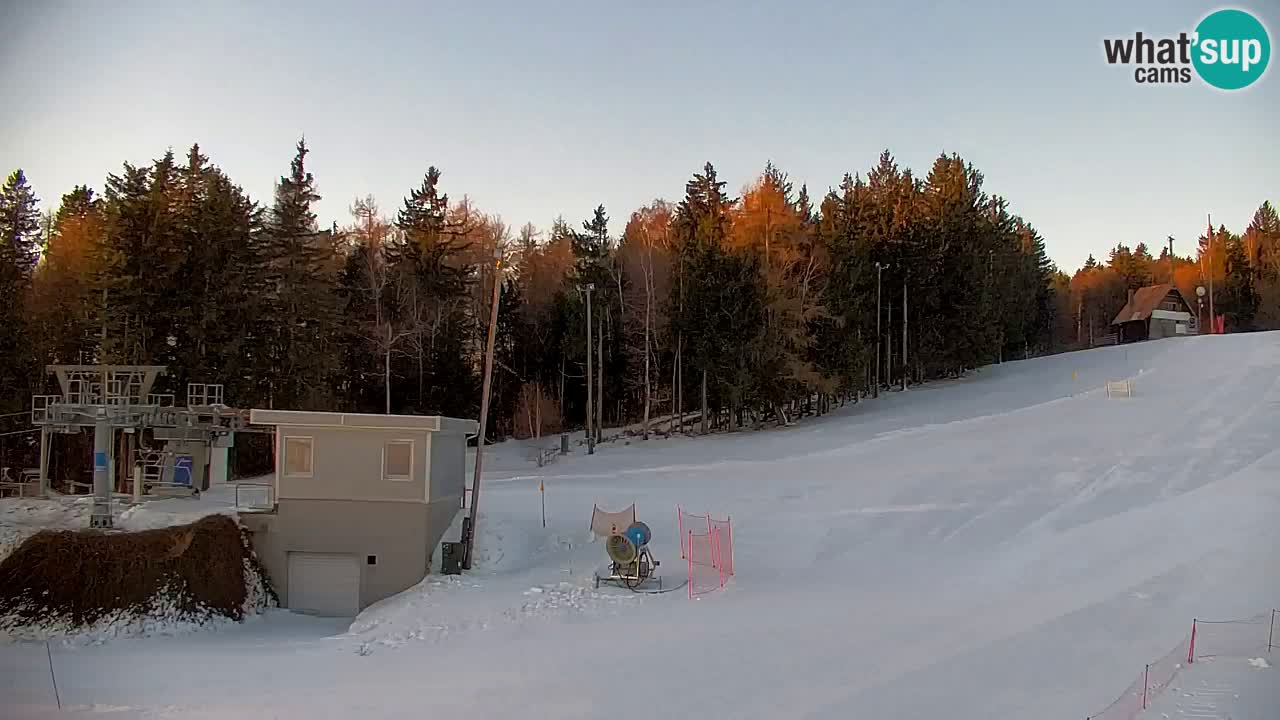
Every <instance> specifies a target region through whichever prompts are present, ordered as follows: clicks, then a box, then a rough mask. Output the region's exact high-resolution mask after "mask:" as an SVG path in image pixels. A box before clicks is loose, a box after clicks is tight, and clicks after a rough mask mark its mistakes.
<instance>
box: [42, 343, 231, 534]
mask: <svg viewBox="0 0 1280 720" xmlns="http://www.w3.org/2000/svg"><path fill="white" fill-rule="evenodd" d="M46 370H47V371H48V373H49V374H51V375H54V376H55V377H57V379H58V386H59V388H60V389H61V390H62V393H61V394H59V395H36V396H33V397H32V402H31V422H32V424H33V425H37V426H39V427H40V477H39V481H40V495H41V496H47V495H48V492H49V453H50V448H49V444H50V439H51V436H52V435H54V434H64V435H76V434H79V433H80V432H82V431H83V430H84V429H85V428H93V486H92V489H93V513H92V515H91V516H90V518H89V526H90V527H92V528H110V527H111V525H112V519H111V498H112V485H113V481H114V478H113V469H114V462H113V457H114V448H115V438H116V432H117V431H122V432H123V433H125V434H126V438H127V440H126V441H127V444H128V446H129V448H130V450H129V451H128V452H129V454H130V456H132V455H133V454H135V452H136V453H137V454H139V455H142V454H143V453H146V452H153V451H150V450H148V449H145V448H140V449H137V450H134V447H135V446H136V444H137V438H140V437H141V435H142V431H143V430H147V429H150V430H152V432H153V435H155V436H157V437H159V438H164V439H180V440H188V441H198V442H204V443H208V444H209V446H210V447H226V446H227V444H228V443H229V442H230V439H231V437H232V435H233V434H234V433H237V432H245V431H247V430H249V411H248V410H238V409H236V408H231V407H227V406H226V405H224V404H223V388H222V385H217V384H206V383H189V384H188V385H187V398H186V400H187V403H186V406H178V405H177V404H176V402H175V398H174V396H173V395H172V394H167V393H159V394H157V393H153V392H151V390H152V389H153V387H154V386H155V381H156V378H158V377H159V376H161V375H164V374H165V372H166V368H165V366H163V365H48V366H46ZM142 464H143V465H145V463H142ZM131 465H133V463H131ZM140 475H141V474H140V473H135V475H134V482H135V488H134V493H135V495H137V494H138V487H137V485H136V483H137V482H139V481H140V480H141V477H140Z"/></svg>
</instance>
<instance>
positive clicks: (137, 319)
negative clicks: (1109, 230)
mask: <svg viewBox="0 0 1280 720" xmlns="http://www.w3.org/2000/svg"><path fill="white" fill-rule="evenodd" d="M308 153H309V149H308V148H307V146H306V144H305V142H302V141H300V142H298V144H297V146H296V150H295V154H294V157H293V160H292V162H291V163H290V164H289V166H288V170H287V172H286V173H284V174H283V175H282V176H281V177H280V179H279V181H278V182H277V184H276V188H275V194H274V197H273V198H272V201H271V203H270V204H269V205H260V204H259V203H257V202H255V201H254V200H253V199H251V198H250V197H249V196H248V195H247V194H246V193H245V192H244V190H243V189H242V188H241V186H239V185H237V184H236V183H235V182H234V181H233V180H232V179H231V178H229V177H228V176H227V175H226V174H225V173H224V172H223V171H222V170H221V169H219V168H218V167H217V166H216V165H214V164H213V163H211V162H210V160H209V158H208V157H206V156H205V155H203V154H202V153H201V151H200V148H199V146H198V145H193V146H192V147H191V149H190V150H189V151H188V152H187V153H186V156H185V158H182V159H179V158H177V157H176V156H175V155H174V154H173V153H172V152H166V153H165V154H164V155H163V156H162V157H160V158H159V159H158V160H155V161H153V162H151V163H150V164H148V165H145V166H135V165H131V164H129V163H125V164H124V165H123V166H122V168H121V169H120V171H119V172H117V173H113V174H111V175H109V176H108V177H107V178H106V180H105V182H104V184H103V185H102V189H101V191H100V192H99V191H97V190H95V189H93V188H91V187H89V186H88V185H82V186H77V187H75V188H73V189H72V190H71V191H70V192H68V193H67V194H65V195H64V196H62V198H61V202H60V203H59V205H58V207H57V208H56V210H53V211H50V212H48V213H47V214H44V215H42V214H41V213H40V212H39V210H38V205H37V199H36V197H35V194H34V192H33V191H32V189H31V187H30V185H29V183H28V181H27V179H26V177H25V176H24V175H23V173H22V171H20V170H19V171H16V172H14V173H12V174H11V175H10V176H9V177H8V179H7V181H6V183H5V185H4V187H3V189H2V190H0V233H3V241H2V242H0V253H3V256H0V408H3V410H4V411H9V412H14V411H21V410H23V409H25V408H27V407H28V406H29V402H30V400H29V398H30V396H31V395H32V394H34V393H40V392H44V391H45V389H46V387H47V383H48V378H46V377H45V374H44V372H43V366H44V365H46V364H55V363H75V364H89V363H119V364H162V365H167V366H168V367H169V374H168V376H166V377H164V378H162V379H161V381H160V382H161V385H162V387H158V388H157V391H166V390H167V391H170V392H177V393H178V394H179V396H181V394H182V392H183V389H184V388H185V385H186V383H187V382H220V383H223V384H224V385H225V388H226V398H227V402H228V404H231V405H235V406H238V407H275V408H291V409H306V410H340V411H346V412H379V413H381V412H393V413H421V414H444V415H451V416H462V417H475V416H476V414H477V412H478V407H479V395H480V371H481V368H482V367H483V363H482V355H483V350H484V341H485V335H486V330H487V323H488V317H489V307H490V303H491V298H492V294H493V289H494V283H498V284H499V285H500V287H499V290H500V300H499V305H498V313H497V317H498V321H497V341H496V345H495V364H494V368H495V369H494V375H493V403H492V410H491V412H492V415H491V422H490V427H491V428H493V430H492V433H493V435H494V437H506V436H520V437H528V436H540V435H542V434H544V433H549V432H556V431H559V430H561V429H564V428H569V427H583V426H588V427H590V428H592V432H593V434H595V435H596V436H597V437H599V435H600V428H601V427H605V426H610V425H613V426H618V425H623V424H637V425H638V426H639V428H640V429H639V432H641V433H643V434H644V435H645V436H648V435H649V434H650V433H651V432H663V433H667V432H673V431H676V432H678V431H681V430H692V429H697V430H699V431H701V432H707V431H710V430H712V429H715V428H739V427H751V426H757V427H758V426H761V425H764V424H771V423H788V422H791V421H792V420H793V419H795V418H796V417H798V416H800V415H804V414H811V413H813V414H821V413H824V412H827V411H828V410H829V409H830V408H831V407H832V406H833V405H835V404H842V403H846V402H858V401H859V400H860V399H862V398H865V397H867V396H868V395H874V394H878V393H879V392H881V391H882V390H884V389H886V388H889V387H900V386H903V385H905V384H910V383H920V382H925V381H929V380H933V379H939V378H948V377H956V376H959V375H962V374H964V373H966V372H968V371H971V370H973V369H975V368H979V367H981V366H983V365H985V364H988V363H993V362H1001V361H1003V360H1007V359H1014V358H1023V357H1028V356H1032V355H1037V354H1043V353H1049V352H1059V351H1063V350H1069V349H1074V348H1079V347H1086V346H1088V345H1090V344H1096V342H1097V340H1098V338H1099V337H1103V336H1105V335H1106V334H1107V333H1108V332H1109V325H1110V321H1111V319H1112V318H1113V317H1114V315H1115V314H1116V312H1118V310H1119V309H1120V307H1121V306H1122V305H1123V304H1124V300H1125V295H1126V292H1127V290H1128V289H1132V288H1137V287H1141V286H1143V285H1146V284H1151V283H1154V282H1173V283H1174V284H1176V285H1177V286H1178V287H1179V288H1180V289H1182V290H1183V291H1184V293H1189V294H1188V298H1189V299H1191V301H1192V303H1193V304H1194V303H1195V300H1194V297H1195V295H1194V288H1195V287H1196V286H1197V285H1200V284H1203V283H1204V282H1205V281H1206V280H1207V279H1208V277H1210V276H1212V277H1213V279H1214V281H1215V282H1214V292H1215V300H1216V307H1217V310H1218V312H1219V314H1223V315H1225V317H1226V319H1227V325H1228V327H1229V328H1231V329H1234V330H1247V329H1260V328H1268V327H1280V227H1278V223H1277V219H1276V213H1275V211H1274V210H1273V209H1272V208H1271V205H1270V204H1267V203H1264V204H1263V206H1262V207H1261V208H1260V209H1259V210H1258V213H1257V214H1256V215H1255V217H1254V218H1253V221H1252V223H1251V224H1250V225H1249V226H1248V229H1247V230H1246V231H1245V232H1244V233H1243V234H1242V235H1235V234H1233V233H1231V232H1230V231H1228V230H1227V228H1226V227H1220V228H1219V229H1218V230H1216V231H1213V232H1212V233H1208V232H1206V236H1205V237H1203V238H1201V242H1200V246H1199V247H1198V249H1197V255H1196V257H1195V258H1194V259H1192V258H1180V257H1177V256H1174V255H1172V254H1170V253H1169V251H1168V248H1165V249H1164V251H1163V252H1162V253H1161V254H1160V256H1159V257H1158V258H1156V257H1153V256H1152V255H1151V253H1150V250H1149V248H1148V247H1147V246H1146V245H1145V244H1143V243H1139V244H1138V245H1136V246H1135V247H1134V248H1133V249H1132V250H1131V249H1129V247H1128V246H1126V245H1123V244H1121V245H1117V246H1116V247H1115V248H1114V249H1113V250H1112V251H1111V253H1110V255H1109V257H1108V260H1107V262H1106V263H1105V264H1103V263H1099V262H1097V261H1096V260H1094V259H1093V258H1092V257H1091V258H1090V260H1089V262H1088V263H1086V265H1085V266H1084V267H1083V268H1081V269H1080V270H1079V271H1078V272H1076V273H1075V275H1074V276H1070V277H1069V276H1067V275H1066V274H1064V273H1062V272H1060V271H1059V270H1058V269H1057V268H1056V267H1054V265H1053V264H1052V263H1051V262H1050V261H1049V259H1048V257H1047V255H1046V253H1045V245H1044V240H1043V238H1042V237H1041V236H1040V234H1039V233H1038V232H1037V231H1036V230H1035V228H1034V227H1033V226H1032V225H1031V224H1030V223H1029V222H1027V221H1026V220H1024V219H1023V218H1021V217H1019V216H1018V215H1017V214H1016V213H1014V212H1013V211H1012V210H1011V209H1010V206H1009V203H1008V201H1007V200H1006V199H1005V198H1003V197H1000V196H999V195H994V194H990V193H988V192H987V191H986V190H985V189H984V186H983V176H982V173H981V172H979V171H978V169H977V168H975V167H974V166H973V165H971V164H970V163H968V162H966V161H964V160H963V159H962V158H961V157H959V156H958V155H945V154H944V155H940V156H939V157H938V158H936V159H935V160H934V162H933V164H932V166H931V167H930V168H929V170H928V173H927V174H926V175H924V176H923V177H917V176H916V175H915V174H914V173H913V172H912V171H911V170H910V169H909V168H905V167H900V166H899V165H898V164H897V163H896V162H895V160H894V158H893V157H892V155H891V154H890V153H889V152H887V151H886V152H885V153H883V154H882V155H881V156H880V158H879V159H878V161H877V163H876V164H875V165H874V166H873V167H871V168H870V169H868V170H866V171H865V172H863V173H851V174H846V175H845V176H844V177H843V179H842V180H841V182H840V183H839V184H838V185H837V186H835V187H833V188H831V189H829V190H828V191H827V192H826V193H825V194H823V195H821V196H812V195H811V194H810V192H809V190H808V188H807V186H804V185H801V186H800V187H798V188H797V187H795V185H794V184H793V182H792V181H791V180H790V179H789V178H788V176H787V174H786V173H784V172H783V171H782V170H780V169H778V168H776V167H774V166H773V165H772V164H768V165H766V166H765V168H764V169H763V171H762V172H761V174H760V175H759V176H758V177H757V178H756V179H755V180H754V181H752V182H751V183H750V184H749V185H748V186H746V187H745V188H742V189H741V191H740V193H738V194H736V195H734V194H731V193H730V192H728V191H727V190H726V188H725V183H724V181H722V180H720V179H719V177H718V175H717V173H716V170H715V168H714V167H713V166H712V165H711V164H710V163H708V164H706V165H705V166H704V167H703V168H702V169H701V170H700V171H699V172H697V173H695V174H693V175H692V177H691V178H690V180H689V181H688V182H687V183H686V185H685V188H684V193H683V196H682V197H681V198H680V199H679V200H678V201H676V202H668V201H666V200H655V201H653V202H652V203H649V204H647V205H645V206H643V207H641V208H637V209H635V210H633V211H632V212H631V213H630V214H629V215H627V216H625V218H623V219H622V220H618V219H616V218H612V217H610V215H609V214H608V212H607V211H606V209H605V208H604V207H603V206H599V207H596V208H594V209H593V210H591V211H590V212H588V213H586V214H585V219H583V220H582V221H581V222H580V223H577V225H576V227H575V225H574V224H571V223H570V222H568V221H566V220H564V219H563V217H561V218H557V219H556V220H555V221H554V222H553V223H552V224H551V225H550V227H549V228H546V229H545V230H541V229H539V228H536V227H534V226H533V225H525V226H524V227H522V228H519V229H518V230H517V229H514V228H511V227H508V226H507V225H506V224H504V223H503V221H502V220H501V218H500V217H499V216H497V215H493V214H486V213H484V212H482V211H480V210H479V209H477V208H476V207H474V206H473V205H472V204H471V203H470V202H469V201H468V200H466V199H465V198H464V199H462V200H451V199H450V195H449V193H447V192H446V189H445V183H444V179H443V178H444V176H443V174H442V172H441V171H440V170H438V169H437V168H434V167H432V168H428V169H427V170H426V171H425V173H424V175H423V178H422V181H421V182H420V183H419V184H418V185H417V186H416V187H413V188H410V189H408V191H407V194H406V195H405V197H404V198H403V199H402V200H401V201H400V203H399V205H398V207H396V208H395V209H394V210H393V211H387V210H384V209H383V208H382V207H381V206H380V205H379V204H378V202H377V200H376V199H374V198H372V197H365V198H360V199H357V200H355V201H354V202H353V203H352V205H351V208H350V210H351V217H350V219H349V221H348V222H347V223H345V224H343V225H338V224H337V223H334V224H332V225H330V226H328V227H323V226H321V225H320V223H319V222H318V220H317V217H316V214H315V212H314V210H313V207H314V204H315V203H316V201H317V200H319V198H320V195H319V191H318V189H317V188H318V185H317V182H316V179H315V178H314V177H313V176H312V174H311V173H310V172H309V171H308V170H307V158H308ZM588 317H590V333H588ZM588 334H590V337H591V342H590V344H588V340H587V337H588ZM588 367H590V368H591V376H588ZM589 383H590V387H591V390H592V392H591V393H590V396H591V400H592V402H591V406H590V407H588V405H587V398H588V384H589Z"/></svg>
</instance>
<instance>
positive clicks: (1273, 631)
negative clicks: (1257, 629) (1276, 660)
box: [1267, 608, 1276, 655]
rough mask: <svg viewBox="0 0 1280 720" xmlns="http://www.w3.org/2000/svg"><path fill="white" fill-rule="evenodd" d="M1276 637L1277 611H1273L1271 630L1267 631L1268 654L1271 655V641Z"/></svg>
mask: <svg viewBox="0 0 1280 720" xmlns="http://www.w3.org/2000/svg"><path fill="white" fill-rule="evenodd" d="M1275 637H1276V611H1275V609H1274V608H1273V609H1272V610H1271V628H1270V629H1269V630H1267V654H1268V655H1270V654H1271V641H1272V640H1274V639H1275Z"/></svg>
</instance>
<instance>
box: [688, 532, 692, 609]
mask: <svg viewBox="0 0 1280 720" xmlns="http://www.w3.org/2000/svg"><path fill="white" fill-rule="evenodd" d="M689 599H690V600H692V599H693V531H692V530H690V531H689Z"/></svg>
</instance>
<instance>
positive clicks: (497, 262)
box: [462, 244, 502, 570]
mask: <svg viewBox="0 0 1280 720" xmlns="http://www.w3.org/2000/svg"><path fill="white" fill-rule="evenodd" d="M501 292H502V246H501V245H499V244H495V245H494V247H493V305H492V306H491V307H490V308H489V337H488V339H487V341H486V343H485V351H484V382H483V383H482V387H481V390H480V429H479V433H480V434H479V435H477V436H476V466H475V474H474V475H472V477H471V510H470V512H469V513H468V515H469V517H468V528H469V530H468V532H467V537H466V540H467V547H466V551H465V552H464V553H463V556H462V567H463V568H465V569H467V570H470V569H471V556H472V549H473V548H475V545H476V519H477V517H478V513H477V510H476V509H477V508H478V507H479V506H480V468H481V465H482V463H483V459H484V436H485V425H486V424H487V422H488V420H489V383H490V380H491V378H492V377H493V342H494V336H495V335H496V334H497V330H498V300H499V297H500V294H501Z"/></svg>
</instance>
